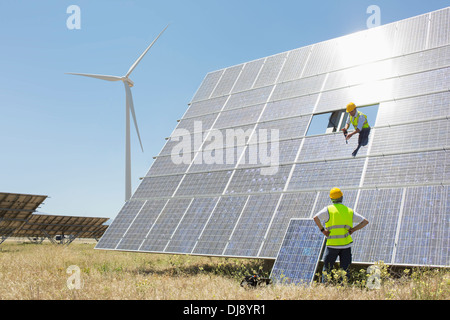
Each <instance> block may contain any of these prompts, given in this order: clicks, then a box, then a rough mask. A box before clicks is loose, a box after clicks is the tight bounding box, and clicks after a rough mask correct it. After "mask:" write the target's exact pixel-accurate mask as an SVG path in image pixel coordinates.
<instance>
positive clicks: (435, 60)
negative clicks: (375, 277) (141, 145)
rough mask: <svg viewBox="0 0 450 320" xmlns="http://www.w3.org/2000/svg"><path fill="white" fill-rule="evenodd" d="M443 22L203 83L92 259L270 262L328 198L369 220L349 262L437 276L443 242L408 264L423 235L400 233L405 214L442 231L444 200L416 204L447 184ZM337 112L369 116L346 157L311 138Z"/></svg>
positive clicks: (246, 66)
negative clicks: (432, 219) (423, 268)
mask: <svg viewBox="0 0 450 320" xmlns="http://www.w3.org/2000/svg"><path fill="white" fill-rule="evenodd" d="M449 12H450V8H444V9H442V10H438V11H435V12H431V13H427V14H424V15H420V16H417V17H413V18H410V19H406V20H402V21H397V22H394V23H390V24H387V25H383V26H380V27H377V28H371V29H368V30H363V31H360V32H357V33H353V34H350V35H346V36H343V37H340V38H335V39H331V40H328V41H323V42H320V43H316V44H312V45H309V46H306V47H302V48H297V49H294V50H290V51H287V52H283V53H280V54H276V55H273V56H269V57H263V58H260V59H257V60H253V61H250V62H246V63H241V64H239V65H235V66H230V67H227V68H224V69H221V70H217V71H212V72H210V73H208V74H207V75H206V76H205V78H204V79H203V82H202V83H201V84H200V86H199V88H198V90H197V92H196V93H195V94H194V97H193V98H192V100H191V101H190V103H189V108H188V109H187V110H186V113H185V114H184V115H183V117H182V118H181V119H179V122H178V123H177V126H176V129H179V130H174V131H173V132H172V134H171V135H170V137H168V139H167V141H166V142H165V145H164V146H163V147H162V149H161V152H160V153H159V154H158V155H157V156H156V157H155V161H154V162H153V164H152V166H151V167H150V169H149V170H148V172H147V174H146V175H145V177H144V178H143V179H142V182H141V184H140V185H139V186H138V188H137V189H136V191H135V192H134V194H133V196H132V198H131V199H130V200H129V201H128V202H127V203H126V204H125V205H124V206H123V208H122V209H121V210H120V212H119V214H118V215H117V217H116V219H115V220H114V221H113V223H112V224H111V226H110V228H108V230H107V231H106V232H105V234H104V236H103V237H102V239H101V240H100V241H99V243H98V244H97V246H96V248H98V249H107V250H131V251H139V252H158V253H180V254H195V255H206V256H209V255H214V256H224V257H235V256H238V257H248V258H262V259H271V260H273V259H275V258H276V255H277V253H278V251H279V249H280V247H281V245H282V240H283V239H282V236H283V234H284V233H285V232H286V230H287V229H288V225H289V221H290V219H292V218H310V217H312V215H313V213H315V212H317V211H318V210H320V209H321V208H323V207H324V206H326V205H328V204H329V197H328V192H329V190H330V189H331V188H333V187H340V188H341V189H342V190H343V192H344V202H345V204H346V205H348V206H350V207H353V208H356V210H357V211H358V212H360V213H361V214H362V215H364V216H366V217H367V218H368V219H369V222H370V223H369V226H368V227H366V228H365V229H364V230H362V231H361V232H360V233H359V234H357V235H355V239H356V240H357V241H356V240H355V250H356V251H355V259H356V260H355V261H357V262H358V263H373V262H374V261H373V260H379V259H383V260H386V261H385V262H389V263H398V264H413V265H422V264H427V265H428V264H432V265H439V266H441V265H444V266H448V265H449V259H450V253H449V251H450V250H449V243H448V241H447V242H446V241H437V240H434V238H432V240H427V243H429V245H428V244H427V245H423V246H418V247H420V248H421V250H426V254H424V256H426V257H427V258H426V259H419V258H417V255H418V254H417V253H415V256H414V257H412V256H409V253H408V252H411V250H410V248H411V247H412V246H413V244H412V242H411V241H412V240H408V234H417V236H422V237H429V234H427V233H426V232H419V231H416V230H413V226H412V224H411V223H412V222H418V223H422V222H424V221H423V220H421V218H420V215H419V213H417V212H415V211H414V209H413V208H414V206H415V205H418V206H425V204H427V203H428V204H430V203H432V204H433V212H437V216H438V217H440V218H439V219H440V220H439V221H440V222H441V223H442V224H443V225H446V223H447V224H448V220H449V218H448V213H447V211H448V204H447V203H446V202H445V201H440V200H439V201H437V200H431V201H429V200H427V199H429V198H430V199H435V198H436V199H437V198H439V199H441V197H442V196H443V195H446V194H447V193H446V192H447V191H443V190H447V189H448V186H450V161H449V156H448V149H449V148H450V144H449V143H450V140H449V139H450V117H449V116H450V114H449V109H448V106H449V104H450V86H449V83H450V82H449V81H448V78H449V74H450V39H449V35H450V32H449V31H448V30H450V26H449V19H448V17H449ZM349 47H351V48H352V51H351V52H349V51H348V50H347V48H349ZM350 101H353V102H355V104H356V105H357V106H359V107H366V106H372V105H376V106H377V108H373V109H371V110H375V109H376V111H374V113H373V115H370V119H369V120H370V123H371V125H372V130H371V133H370V136H369V144H368V145H367V146H364V147H362V148H361V149H360V150H359V152H358V155H357V156H356V157H355V158H353V157H352V156H351V153H352V151H353V150H354V149H355V148H356V146H357V143H358V138H357V136H354V137H353V138H352V139H350V140H349V141H347V142H348V143H345V140H344V136H343V134H342V133H340V132H326V130H327V128H325V127H324V128H318V130H317V132H322V133H319V134H314V135H313V134H311V132H316V131H315V130H313V129H315V128H312V127H314V126H315V125H316V121H314V119H318V118H320V117H321V116H323V114H325V113H330V114H331V113H333V114H334V115H335V116H336V115H338V116H339V115H342V113H343V112H345V106H346V104H347V103H348V102H350ZM366 110H368V109H366ZM361 111H362V112H364V109H363V108H361ZM326 116H328V115H326ZM309 129H311V130H309ZM321 130H322V131H321ZM230 133H231V134H230ZM236 133H239V134H236ZM199 137H200V138H199ZM412 194H415V196H412ZM446 221H447V222H446ZM381 230H382V231H381ZM409 230H411V232H409ZM442 232H443V231H442ZM405 234H406V235H405ZM404 235H405V236H404ZM444 235H445V233H444ZM433 237H435V236H433ZM427 239H428V238H427Z"/></svg>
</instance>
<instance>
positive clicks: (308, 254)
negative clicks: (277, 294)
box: [270, 219, 325, 285]
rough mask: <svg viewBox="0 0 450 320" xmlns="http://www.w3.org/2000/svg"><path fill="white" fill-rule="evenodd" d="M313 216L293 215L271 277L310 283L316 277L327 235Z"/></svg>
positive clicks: (279, 279)
mask: <svg viewBox="0 0 450 320" xmlns="http://www.w3.org/2000/svg"><path fill="white" fill-rule="evenodd" d="M317 231H318V229H317V225H316V223H315V222H314V220H312V219H292V220H291V221H290V223H289V226H288V229H287V231H286V234H285V236H284V238H283V243H282V244H281V248H280V251H279V252H278V255H277V259H276V261H275V264H274V265H273V268H272V272H271V274H270V278H271V279H272V280H273V282H274V283H282V284H296V285H309V284H311V282H312V281H313V280H314V277H315V274H316V271H317V266H318V264H319V259H320V257H321V254H322V251H323V248H324V245H325V237H324V236H323V234H322V233H321V232H317Z"/></svg>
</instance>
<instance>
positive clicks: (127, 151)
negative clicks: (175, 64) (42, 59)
mask: <svg viewBox="0 0 450 320" xmlns="http://www.w3.org/2000/svg"><path fill="white" fill-rule="evenodd" d="M168 26H169V25H167V26H166V27H165V28H164V29H163V30H162V31H161V32H160V33H159V35H158V36H157V37H156V39H155V40H153V42H152V43H151V44H150V45H149V46H148V47H147V49H145V51H144V52H143V53H142V54H141V56H140V57H139V58H138V59H137V60H136V61H135V62H134V63H133V65H132V66H131V67H130V70H128V72H127V73H126V74H125V75H124V76H122V77H118V76H108V75H101V74H87V73H72V72H68V73H66V74H73V75H77V76H85V77H91V78H96V79H101V80H106V81H122V82H123V85H124V87H125V94H126V125H125V201H128V200H129V199H130V198H131V150H130V149H131V148H130V112H131V114H132V115H133V121H134V126H135V128H136V133H137V135H138V138H139V143H140V145H141V149H142V152H144V148H143V147H142V141H141V136H140V135H139V129H138V125H137V121H136V114H135V112H134V106H133V97H132V96H131V90H130V87H132V86H133V85H134V83H133V81H131V80H130V78H129V76H130V74H131V73H132V72H133V70H134V68H136V66H137V65H138V63H139V62H140V61H141V60H142V58H144V56H145V54H146V53H147V51H148V50H150V48H151V47H152V46H153V45H154V44H155V42H156V40H158V38H159V37H160V36H161V35H162V34H163V32H164V31H166V29H167V27H168Z"/></svg>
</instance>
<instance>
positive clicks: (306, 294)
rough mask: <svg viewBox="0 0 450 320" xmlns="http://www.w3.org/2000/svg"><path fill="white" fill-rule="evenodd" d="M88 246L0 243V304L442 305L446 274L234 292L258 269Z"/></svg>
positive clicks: (449, 287) (257, 265) (449, 291)
mask: <svg viewBox="0 0 450 320" xmlns="http://www.w3.org/2000/svg"><path fill="white" fill-rule="evenodd" d="M94 246H95V244H94V243H88V244H86V243H76V242H74V243H72V244H71V245H69V246H60V245H54V244H50V243H45V242H44V243H42V244H30V243H19V242H12V241H9V242H5V243H3V244H2V245H1V246H0V300H118V299H120V300H130V299H133V300H142V299H150V300H196V299H198V300H216V299H217V300H305V299H306V300H329V299H333V300H334V299H351V300H392V299H394V300H395V299H401V300H427V299H433V300H449V299H450V272H449V270H418V269H414V268H412V269H407V270H402V271H401V273H402V274H400V275H398V274H397V276H395V277H394V276H392V275H391V274H389V273H388V272H387V269H386V268H385V267H383V268H382V269H381V270H382V273H381V280H382V282H381V287H380V288H379V289H367V288H366V287H365V286H364V281H365V280H364V277H365V274H366V273H365V272H363V271H361V272H360V278H358V279H357V280H354V279H353V280H352V281H349V282H348V283H334V284H329V285H327V286H325V285H323V284H316V283H315V284H313V286H311V287H309V288H304V287H300V286H288V285H273V284H271V285H268V286H261V287H258V288H256V289H250V288H243V287H241V286H240V281H241V280H242V278H243V277H244V275H247V274H253V273H261V270H262V265H263V262H262V261H259V260H246V259H231V258H229V259H225V258H211V257H198V256H183V255H162V254H144V253H131V252H113V251H103V250H94ZM71 266H76V267H72V268H73V270H75V271H74V273H68V269H69V271H70V267H71ZM76 276H77V277H78V278H75V277H76ZM77 279H79V280H80V281H79V282H77V281H76V280H77Z"/></svg>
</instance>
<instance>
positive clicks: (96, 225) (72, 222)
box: [0, 192, 109, 244]
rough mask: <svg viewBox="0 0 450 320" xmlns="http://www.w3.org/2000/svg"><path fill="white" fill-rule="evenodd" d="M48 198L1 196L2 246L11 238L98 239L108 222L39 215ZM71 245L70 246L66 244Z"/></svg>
mask: <svg viewBox="0 0 450 320" xmlns="http://www.w3.org/2000/svg"><path fill="white" fill-rule="evenodd" d="M46 198H47V196H40V195H30V194H18V193H3V192H0V244H1V243H2V242H4V241H5V240H6V239H7V238H8V237H28V238H49V239H51V240H53V239H54V237H55V236H61V237H62V236H67V237H68V239H69V241H70V242H71V241H73V240H74V239H75V238H94V239H99V238H100V237H101V236H102V235H103V233H104V232H105V231H106V229H107V228H108V226H107V225H105V224H104V223H105V222H106V221H107V220H109V218H93V217H74V216H57V215H47V214H36V213H35V212H36V210H37V208H38V207H39V206H40V205H41V204H42V203H43V202H44V200H45V199H46ZM67 243H69V242H67Z"/></svg>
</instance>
